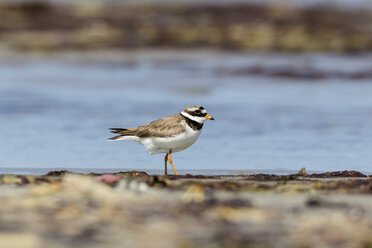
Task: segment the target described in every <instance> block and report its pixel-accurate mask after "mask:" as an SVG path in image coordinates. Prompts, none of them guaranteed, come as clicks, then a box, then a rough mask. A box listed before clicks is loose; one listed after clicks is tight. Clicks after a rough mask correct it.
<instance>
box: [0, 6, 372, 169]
mask: <svg viewBox="0 0 372 248" xmlns="http://www.w3.org/2000/svg"><path fill="white" fill-rule="evenodd" d="M0 16H1V19H0V137H1V142H0V172H2V173H4V172H6V173H9V172H13V173H14V172H19V173H25V172H30V173H39V172H46V171H49V170H53V169H58V168H68V169H69V170H72V171H95V172H101V171H117V170H126V169H136V170H144V171H147V172H150V173H160V172H162V169H163V157H162V155H155V156H150V155H148V154H147V153H146V151H145V150H144V149H143V148H142V147H141V146H140V145H138V144H137V143H134V142H119V141H118V142H107V141H106V138H108V137H110V136H111V135H110V133H109V131H108V128H110V127H132V126H138V125H142V124H145V123H147V122H150V121H152V120H155V119H158V118H161V117H164V116H167V115H171V114H174V113H178V112H180V111H181V110H182V109H183V108H184V107H186V106H189V105H202V106H204V107H205V108H206V109H207V110H208V112H209V114H210V115H212V116H213V117H214V118H215V119H216V120H215V121H214V122H207V123H206V124H205V127H204V128H203V133H202V135H201V137H200V139H199V140H198V141H197V142H196V143H195V144H194V145H193V146H192V147H190V148H189V149H187V150H185V151H182V152H180V153H176V154H175V155H174V157H173V159H174V163H175V166H176V168H177V169H178V170H179V171H180V172H181V173H206V174H216V173H222V172H223V173H235V172H237V173H241V172H247V171H248V172H249V171H255V172H257V171H266V172H267V171H269V172H273V173H282V172H288V171H297V170H298V169H300V168H301V167H306V168H307V170H308V171H334V170H344V169H348V170H359V171H362V172H371V171H372V169H371V166H370V165H371V163H372V153H371V149H372V128H371V126H372V97H371V93H372V84H371V80H372V63H371V62H372V54H371V53H370V51H371V49H372V25H371V23H372V2H371V1H367V0H365V1H363V0H359V1H347V0H325V1H319V0H297V1H289V0H288V1H285V0H283V1H279V0H265V1H262V0H260V1H256V0H248V1H243V0H233V1H228V2H226V1H222V0H202V1H200V0H199V1H194V0H178V1H174V0H172V1H170V0H169V1H167V0H158V1H155V0H154V1H152V0H148V1H146V0H140V1H118V0H106V1H103V0H102V1H82V0H81V1H69V0H49V1H47V0H45V1H32V0H29V1H27V0H19V1H14V0H12V1H11V0H8V1H7V0H1V1H0Z"/></svg>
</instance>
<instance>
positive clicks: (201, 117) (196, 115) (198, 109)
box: [181, 106, 214, 123]
mask: <svg viewBox="0 0 372 248" xmlns="http://www.w3.org/2000/svg"><path fill="white" fill-rule="evenodd" d="M181 115H183V116H184V117H186V118H188V119H190V120H193V121H196V122H199V123H203V122H204V121H205V120H207V119H208V120H212V121H213V120H214V118H213V117H212V116H210V115H209V114H207V111H206V110H205V109H204V108H203V107H202V106H190V107H187V108H185V109H184V110H183V111H182V112H181Z"/></svg>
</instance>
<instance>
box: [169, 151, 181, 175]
mask: <svg viewBox="0 0 372 248" xmlns="http://www.w3.org/2000/svg"><path fill="white" fill-rule="evenodd" d="M168 160H169V163H170V165H171V166H172V168H173V171H174V174H176V176H178V175H179V174H178V172H177V171H176V168H174V166H173V162H172V152H170V153H169V157H168Z"/></svg>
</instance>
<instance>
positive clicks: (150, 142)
mask: <svg viewBox="0 0 372 248" xmlns="http://www.w3.org/2000/svg"><path fill="white" fill-rule="evenodd" d="M200 133H201V130H199V131H194V130H192V129H191V128H187V131H186V132H185V133H182V134H179V135H176V136H173V137H170V138H143V139H140V140H139V141H138V142H139V143H140V144H141V145H143V146H144V147H145V148H146V149H147V151H148V152H149V153H151V154H156V153H168V152H169V151H172V152H179V151H182V150H184V149H186V148H187V147H189V146H191V145H192V144H194V142H195V141H196V140H197V139H198V137H199V135H200Z"/></svg>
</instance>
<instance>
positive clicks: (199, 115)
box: [188, 111, 207, 117]
mask: <svg viewBox="0 0 372 248" xmlns="http://www.w3.org/2000/svg"><path fill="white" fill-rule="evenodd" d="M188 114H189V115H191V116H197V117H204V116H206V115H207V114H206V113H201V112H200V111H193V112H188Z"/></svg>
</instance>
